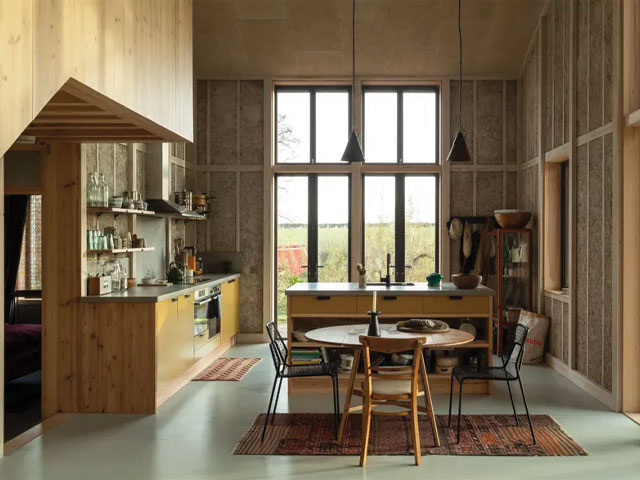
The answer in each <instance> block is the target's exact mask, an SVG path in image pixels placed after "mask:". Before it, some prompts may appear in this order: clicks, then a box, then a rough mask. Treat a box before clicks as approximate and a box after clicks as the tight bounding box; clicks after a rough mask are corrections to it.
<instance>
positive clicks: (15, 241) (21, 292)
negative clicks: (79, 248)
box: [4, 194, 42, 442]
mask: <svg viewBox="0 0 640 480" xmlns="http://www.w3.org/2000/svg"><path fill="white" fill-rule="evenodd" d="M4 201H5V251H4V254H5V305H4V308H5V325H4V329H5V363H4V379H5V380H4V381H5V385H4V388H5V402H4V409H5V411H4V441H5V442H7V441H9V440H11V439H13V438H15V437H17V436H18V435H20V434H22V433H24V432H26V431H27V430H29V429H30V428H31V427H33V426H35V425H37V424H39V423H40V422H41V418H42V416H41V410H42V376H41V373H42V240H41V232H42V228H41V227H42V221H41V214H42V196H41V195H28V194H21V195H5V198H4Z"/></svg>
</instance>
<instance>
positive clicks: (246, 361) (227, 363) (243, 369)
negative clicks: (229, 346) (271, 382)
mask: <svg viewBox="0 0 640 480" xmlns="http://www.w3.org/2000/svg"><path fill="white" fill-rule="evenodd" d="M261 360H262V359H261V358H218V359H217V360H216V361H215V362H213V363H212V364H211V365H209V366H208V367H207V368H205V369H204V370H202V371H201V372H200V373H199V374H198V375H196V377H195V378H194V379H193V380H194V381H197V382H199V381H214V380H225V381H233V382H238V381H240V380H242V379H243V377H244V376H245V375H246V374H247V373H248V372H249V370H251V369H252V368H253V367H254V366H255V365H257V364H258V363H259V362H260V361H261Z"/></svg>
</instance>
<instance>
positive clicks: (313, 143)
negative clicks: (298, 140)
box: [309, 88, 316, 164]
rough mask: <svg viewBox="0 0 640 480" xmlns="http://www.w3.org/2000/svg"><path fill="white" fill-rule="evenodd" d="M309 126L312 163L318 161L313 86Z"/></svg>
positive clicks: (310, 99)
mask: <svg viewBox="0 0 640 480" xmlns="http://www.w3.org/2000/svg"><path fill="white" fill-rule="evenodd" d="M309 101H310V103H311V105H309V115H310V116H311V118H310V119H309V126H310V128H311V135H310V136H309V149H310V152H309V161H310V163H312V164H315V163H316V89H315V88H312V89H311V90H310V91H309Z"/></svg>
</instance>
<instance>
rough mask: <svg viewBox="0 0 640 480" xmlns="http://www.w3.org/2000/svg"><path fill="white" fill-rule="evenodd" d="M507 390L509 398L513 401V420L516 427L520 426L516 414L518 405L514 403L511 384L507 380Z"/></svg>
mask: <svg viewBox="0 0 640 480" xmlns="http://www.w3.org/2000/svg"><path fill="white" fill-rule="evenodd" d="M507 388H508V389H509V398H510V399H511V408H513V418H514V419H515V421H516V427H517V426H518V425H519V422H518V414H517V413H516V404H515V403H513V394H512V393H511V382H510V381H508V380H507Z"/></svg>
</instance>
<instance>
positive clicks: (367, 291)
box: [285, 282, 495, 297]
mask: <svg viewBox="0 0 640 480" xmlns="http://www.w3.org/2000/svg"><path fill="white" fill-rule="evenodd" d="M374 290H375V291H376V292H378V294H380V295H385V294H393V295H422V296H427V297H428V296H450V295H464V296H469V297H471V296H474V297H481V296H484V297H486V296H494V295H495V292H494V291H493V290H492V289H490V288H488V287H485V286H484V285H481V286H479V287H478V288H474V289H471V290H462V289H460V288H458V287H456V286H455V285H454V284H453V283H449V282H442V286H440V287H429V286H428V285H427V283H426V282H424V283H423V282H417V283H415V284H414V285H392V286H391V287H389V288H387V287H385V286H384V285H369V286H367V287H366V288H359V287H358V284H357V283H353V282H352V283H296V284H295V285H293V286H291V287H289V288H287V290H286V291H285V293H286V294H287V295H371V293H372V292H373V291H374Z"/></svg>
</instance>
